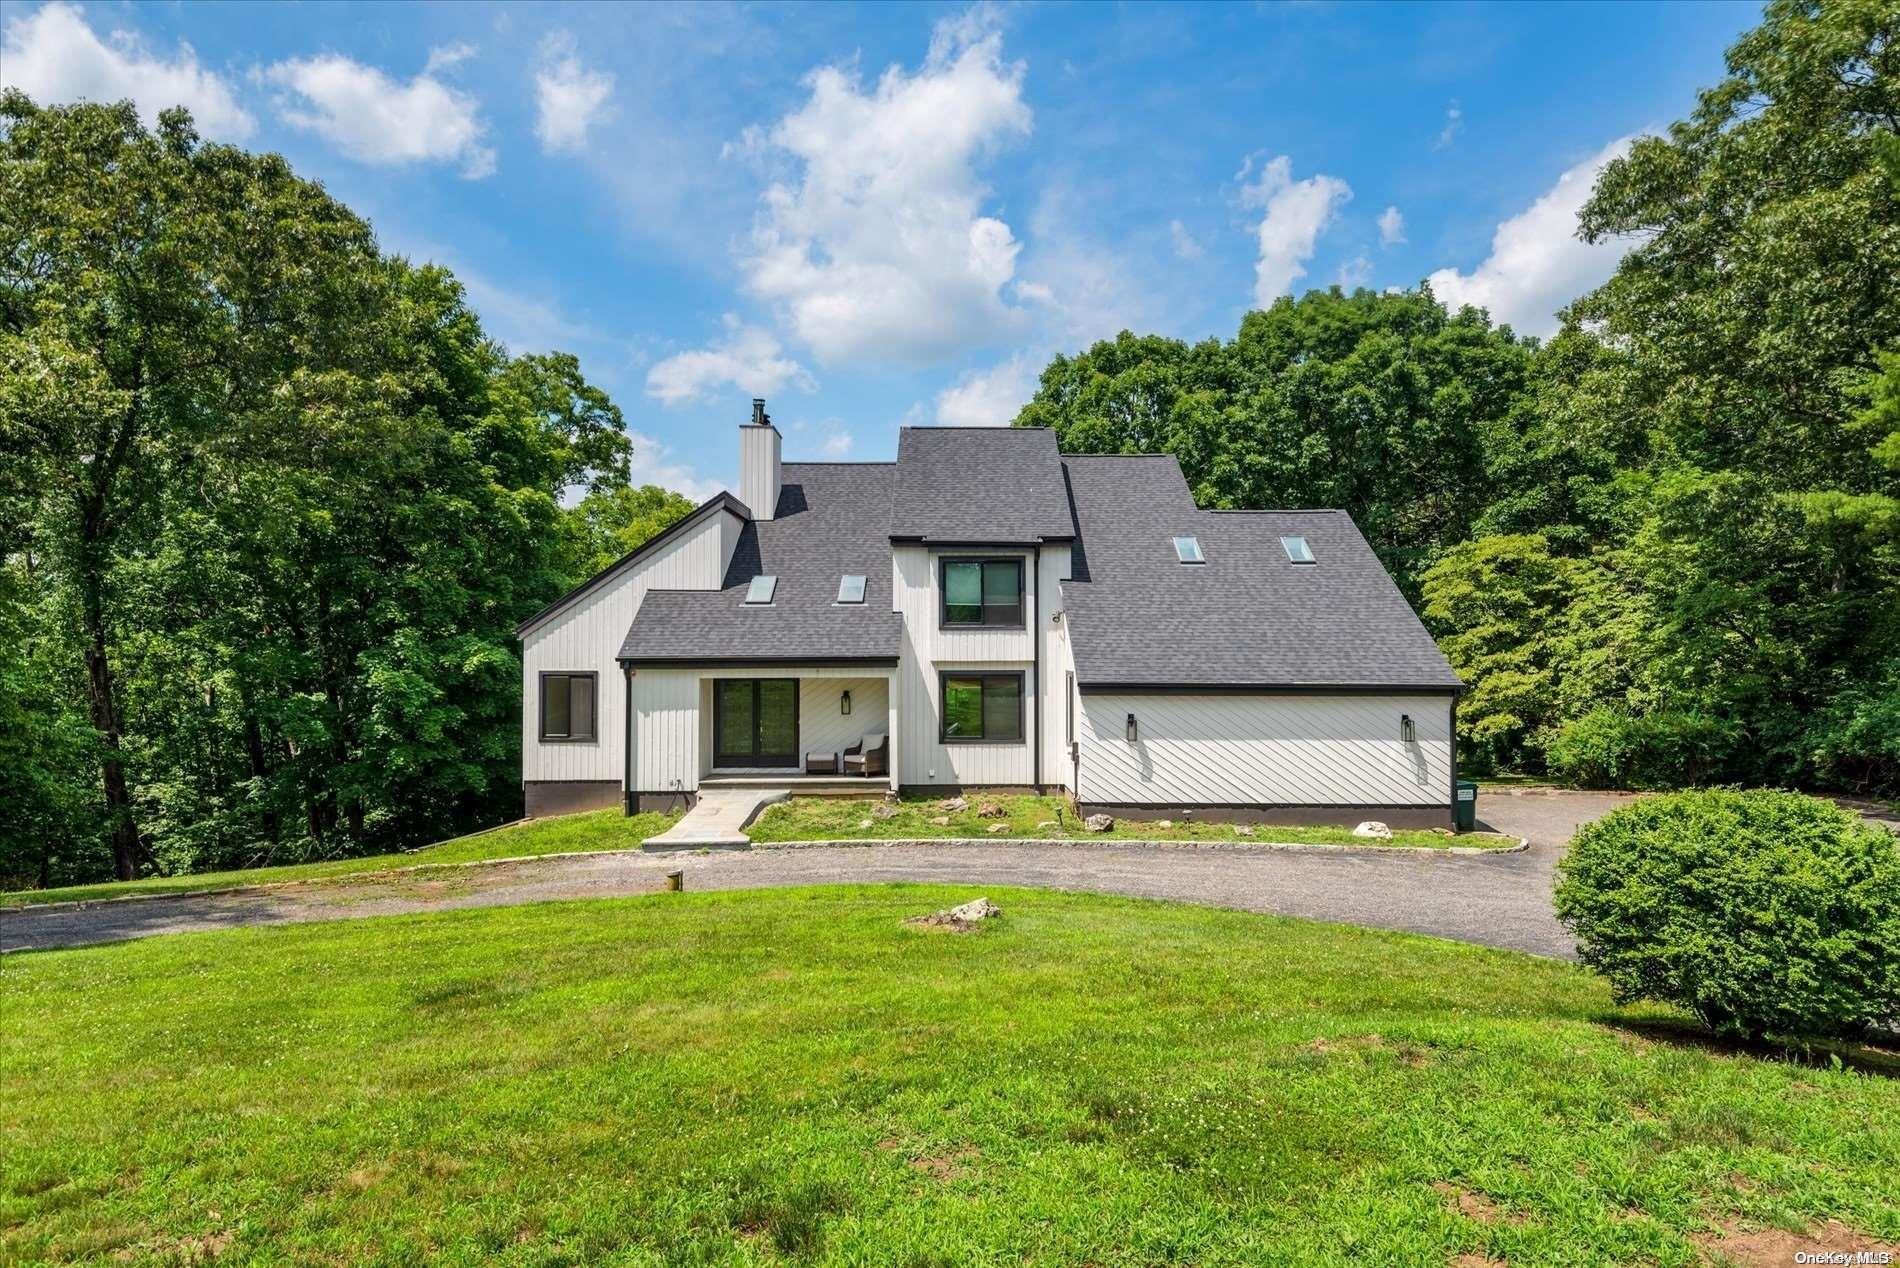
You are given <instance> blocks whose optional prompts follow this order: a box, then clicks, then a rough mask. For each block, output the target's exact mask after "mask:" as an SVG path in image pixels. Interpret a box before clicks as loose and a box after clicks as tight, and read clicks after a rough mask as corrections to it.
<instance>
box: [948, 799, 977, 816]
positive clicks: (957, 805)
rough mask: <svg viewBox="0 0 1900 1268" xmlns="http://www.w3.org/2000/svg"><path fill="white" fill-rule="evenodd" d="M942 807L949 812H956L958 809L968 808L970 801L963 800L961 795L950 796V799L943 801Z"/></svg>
mask: <svg viewBox="0 0 1900 1268" xmlns="http://www.w3.org/2000/svg"><path fill="white" fill-rule="evenodd" d="M943 808H944V809H945V810H947V811H949V812H950V813H951V814H957V813H959V812H960V811H964V810H968V809H969V808H970V803H969V802H967V801H965V800H964V799H963V798H961V797H952V798H950V800H948V801H946V802H944V803H943Z"/></svg>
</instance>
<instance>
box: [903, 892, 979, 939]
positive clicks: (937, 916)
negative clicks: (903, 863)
mask: <svg viewBox="0 0 1900 1268" xmlns="http://www.w3.org/2000/svg"><path fill="white" fill-rule="evenodd" d="M1002 914H1003V909H1002V908H1001V907H998V906H997V905H996V904H995V903H993V902H991V901H990V900H989V899H987V898H973V899H971V900H970V901H969V902H967V903H964V904H963V905H962V906H959V907H952V908H951V909H950V910H948V911H937V912H932V913H931V914H930V915H928V916H912V917H911V918H910V919H909V920H906V921H905V922H904V923H905V924H907V925H917V926H920V927H923V928H931V929H949V930H952V931H954V932H956V933H968V932H970V931H971V930H972V929H974V928H976V927H977V926H978V925H979V924H981V923H982V922H983V921H985V920H991V919H994V918H995V917H997V916H1000V915H1002Z"/></svg>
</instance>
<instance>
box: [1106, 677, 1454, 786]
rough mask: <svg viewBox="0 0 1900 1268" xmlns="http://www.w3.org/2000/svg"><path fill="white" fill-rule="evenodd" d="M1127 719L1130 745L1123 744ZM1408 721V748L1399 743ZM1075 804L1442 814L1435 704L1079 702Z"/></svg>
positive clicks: (1445, 773) (1447, 723) (1445, 700)
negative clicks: (1414, 809)
mask: <svg viewBox="0 0 1900 1268" xmlns="http://www.w3.org/2000/svg"><path fill="white" fill-rule="evenodd" d="M1131 713H1132V714H1134V715H1135V722H1136V727H1135V731H1136V736H1137V740H1136V742H1135V743H1133V744H1130V743H1129V742H1128V739H1127V722H1128V715H1129V714H1131ZM1402 716H1410V718H1411V719H1412V723H1413V728H1414V731H1413V734H1414V737H1415V738H1414V740H1413V741H1412V742H1410V743H1408V742H1406V741H1405V740H1403V739H1402V738H1401V731H1400V727H1401V718H1402ZM1077 729H1078V731H1079V732H1080V737H1079V738H1080V742H1081V745H1082V763H1081V778H1080V784H1081V788H1080V792H1079V797H1080V799H1081V800H1083V801H1087V802H1096V803H1124V804H1126V803H1152V804H1162V805H1190V806H1191V805H1229V806H1231V805H1267V806H1346V805H1363V806H1395V807H1396V806H1444V805H1446V804H1447V803H1448V802H1449V801H1450V800H1451V761H1452V752H1451V699H1450V697H1448V696H1444V695H1390V696H1385V695H1338V696H1327V695H1258V696H1256V695H1185V694H1184V695H1150V694H1146V693H1131V694H1127V695H1114V694H1095V693H1090V694H1086V695H1083V696H1081V697H1080V698H1079V700H1078V712H1077Z"/></svg>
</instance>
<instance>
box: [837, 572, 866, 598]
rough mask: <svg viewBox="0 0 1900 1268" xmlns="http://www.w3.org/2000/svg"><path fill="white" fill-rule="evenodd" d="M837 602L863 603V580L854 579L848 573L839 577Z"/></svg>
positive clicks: (860, 578) (861, 578)
mask: <svg viewBox="0 0 1900 1268" xmlns="http://www.w3.org/2000/svg"><path fill="white" fill-rule="evenodd" d="M838 602H840V603H862V602H864V578H863V577H854V576H851V575H850V574H848V573H847V574H846V575H845V576H842V577H839V578H838Z"/></svg>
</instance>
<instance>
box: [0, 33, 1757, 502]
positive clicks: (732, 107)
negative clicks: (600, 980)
mask: <svg viewBox="0 0 1900 1268" xmlns="http://www.w3.org/2000/svg"><path fill="white" fill-rule="evenodd" d="M1757 16H1758V9H1757V7H1756V6H1754V5H1748V4H1722V3H1703V4H1666V5H1641V4H1619V5H1603V6H1595V5H1587V4H1557V5H1531V4H1513V5H1424V4H1421V5H1398V4H1342V5H1333V4H1294V5H1284V6H1274V5H1218V6H1217V5H1193V4H1169V5H1163V6H1150V5H1123V6H1107V5H1090V6H1066V5H1030V6H1022V7H996V6H991V5H987V4H983V5H977V6H976V7H970V6H968V5H928V4H915V5H896V4H891V5H878V6H865V7H858V6H848V5H831V4H827V5H817V6H801V5H787V6H773V7H756V8H755V7H714V6H700V7H668V6H662V5H603V6H593V5H561V4H535V5H506V4H489V5H484V4H454V5H451V4H426V5H409V4H362V5H350V6H344V5H339V4H276V5H267V4H191V3H170V4H123V3H117V4H105V3H89V4H84V5H74V4H68V3H54V4H42V5H32V4H16V3H11V2H8V3H5V4H4V5H0V21H3V23H4V46H3V47H0V78H3V79H4V81H5V82H6V83H7V84H8V85H13V86H18V87H21V88H23V89H25V90H26V91H27V92H28V93H29V94H30V95H31V96H33V97H34V98H35V100H38V101H42V102H46V101H69V100H74V99H79V98H89V99H106V98H117V97H130V98H132V99H134V100H136V101H137V102H138V103H139V105H140V108H141V109H142V110H143V111H145V112H146V114H147V115H148V117H149V116H151V115H153V114H155V113H156V111H157V110H158V109H160V108H162V107H164V106H167V105H170V104H174V103H183V104H186V105H188V106H190V107H192V109H193V111H194V114H195V115H196V116H197V118H198V119H199V121H200V126H201V129H202V130H203V131H204V132H205V133H206V134H207V135H210V136H213V137H215V138H218V139H223V140H231V141H235V142H239V143H242V144H244V145H247V146H249V147H252V148H259V149H264V148H267V149H274V150H279V151H281V152H283V153H284V154H285V155H287V156H288V157H289V158H290V159H291V161H292V162H293V163H294V164H295V165H296V167H297V169H298V170H299V171H300V172H302V173H303V174H305V175H307V176H310V177H313V178H316V179H318V180H321V181H322V182H323V183H324V184H325V185H326V186H327V187H328V188H329V189H331V190H332V191H333V192H334V193H335V194H336V195H337V196H339V197H340V198H342V199H343V200H344V201H345V202H347V203H348V204H349V205H350V206H352V207H353V208H355V209H356V210H357V211H358V212H359V213H361V214H363V215H364V216H366V217H368V218H369V219H370V221H371V222H372V223H373V224H374V225H375V226H376V229H377V231H378V234H379V236H380V239H381V241H382V243H383V245H384V247H385V249H387V250H390V251H395V252H400V253H403V254H406V255H408V256H410V257H412V258H415V259H427V260H434V261H438V262H440V263H443V264H446V265H448V266H449V267H450V268H452V269H453V270H454V271H455V272H456V274H457V275H458V276H460V277H461V278H462V280H463V281H464V283H465V284H466V285H467V287H468V289H469V294H470V297H471V299H472V301H473V303H474V305H475V307H476V308H477V309H478V310H479V311H480V313H481V314H482V317H483V320H484V323H485V325H486V326H487V328H488V329H489V331H490V332H491V333H493V334H494V335H496V336H497V337H499V338H501V339H502V340H503V341H504V342H506V343H507V344H508V345H509V346H510V347H511V348H514V349H515V350H517V351H541V350H546V349H550V348H561V349H565V350H567V351H571V352H573V353H575V354H577V355H578V356H579V357H580V358H581V362H582V365H583V367H584V369H585V371H586V373H587V375H588V376H589V377H590V378H591V379H592V380H594V381H595V382H597V383H599V384H600V385H601V386H603V387H604V388H606V389H607V390H608V391H609V392H610V393H612V395H613V397H614V399H615V401H616V402H617V403H618V404H619V405H620V407H621V409H622V410H623V411H624V412H625V414H626V417H627V424H628V429H629V431H631V432H633V433H634V434H635V435H636V437H637V442H638V443H637V450H638V456H637V457H636V460H635V465H636V470H635V472H634V474H635V477H636V479H658V480H659V481H660V482H662V483H669V484H671V485H673V486H674V487H677V488H680V489H682V490H683V491H685V492H688V493H691V494H695V495H701V496H703V495H705V494H707V493H709V492H711V491H712V490H713V489H716V488H717V487H719V486H721V485H723V484H726V483H730V482H731V481H732V480H733V479H734V473H735V471H736V450H737V437H736V435H735V434H734V431H735V428H736V426H737V424H738V423H739V422H740V421H741V420H742V419H743V418H744V417H745V415H746V413H747V409H748V399H749V398H750V397H751V396H753V395H755V394H756V395H764V396H766V397H768V398H769V400H770V401H771V406H770V408H771V411H772V414H773V417H774V418H775V420H776V421H777V422H778V423H779V426H780V429H781V431H783V432H784V433H785V436H786V456H787V457H788V458H794V459H821V458H834V459H835V458H849V459H880V458H888V457H890V456H892V454H893V453H894V450H895V445H896V436H897V428H898V426H899V425H900V424H902V423H940V422H941V423H966V424H967V423H997V422H1004V421H1007V419H1008V417H1009V416H1011V415H1012V414H1013V413H1014V410H1015V407H1016V406H1017V405H1019V404H1020V403H1021V402H1022V400H1024V399H1025V398H1026V397H1027V395H1028V393H1029V392H1030V391H1031V390H1033V384H1034V376H1035V374H1036V373H1037V372H1038V371H1039V370H1040V368H1041V367H1042V366H1043V365H1044V364H1045V363H1046V362H1047V360H1048V358H1049V356H1050V355H1051V354H1052V353H1053V352H1055V351H1058V350H1075V349H1078V348H1081V347H1083V346H1086V344H1087V343H1088V342H1090V341H1092V340H1094V339H1097V338H1102V337H1108V336H1112V335H1113V334H1114V333H1115V332H1116V331H1117V330H1120V329H1123V328H1131V329H1135V330H1138V331H1143V332H1149V331H1153V332H1159V333H1165V334H1170V335H1174V336H1178V337H1181V338H1188V339H1194V338H1202V337H1205V336H1208V335H1221V336H1231V334H1232V333H1233V331H1234V329H1235V327H1236V325H1237V324H1238V322H1239V319H1240V316H1241V314H1242V313H1244V312H1245V311H1246V310H1247V309H1248V308H1249V307H1251V306H1253V305H1255V304H1257V303H1261V302H1266V301H1270V300H1271V298H1272V297H1273V296H1274V295H1277V294H1281V293H1286V292H1288V291H1291V292H1294V293H1298V292H1299V291H1303V290H1305V289H1306V288H1308V287H1312V286H1327V285H1331V284H1334V283H1343V284H1345V285H1347V286H1351V285H1366V286H1373V287H1388V286H1409V285H1414V284H1416V283H1418V282H1419V281H1420V280H1421V279H1424V278H1428V277H1430V278H1432V279H1433V280H1434V284H1435V286H1436V288H1437V289H1438V291H1439V293H1440V295H1441V297H1443V296H1449V297H1451V298H1454V299H1457V300H1464V301H1470V302H1474V303H1480V304H1483V305H1485V306H1486V307H1488V308H1490V309H1491V310H1492V312H1493V315H1494V316H1496V317H1498V318H1499V319H1501V320H1509V321H1511V322H1512V323H1513V324H1514V326H1515V327H1516V328H1517V329H1519V330H1520V331H1523V332H1527V333H1546V332H1548V330H1550V329H1551V328H1552V327H1553V326H1554V321H1553V319H1552V316H1551V314H1552V312H1553V311H1554V310H1555V309H1556V308H1557V307H1558V306H1560V305H1561V304H1562V303H1564V302H1565V301H1567V300H1568V299H1570V298H1572V297H1573V296H1574V295H1576V294H1577V293H1579V292H1581V291H1582V290H1584V289H1587V288H1588V287H1589V286H1591V285H1593V284H1594V283H1595V282H1597V281H1598V280H1600V279H1601V278H1602V277H1603V276H1605V275H1607V273H1608V272H1609V270H1610V269H1611V268H1612V267H1614V264H1615V260H1616V256H1617V251H1618V247H1617V246H1615V245H1607V246H1604V247H1600V248H1596V249H1589V248H1585V247H1583V246H1582V245H1581V244H1578V243H1577V242H1575V240H1574V238H1573V237H1572V236H1571V233H1570V230H1571V227H1572V225H1573V222H1574V212H1575V208H1576V206H1577V204H1578V203H1579V202H1580V201H1581V200H1582V197H1583V195H1584V194H1585V193H1587V190H1588V187H1589V183H1590V179H1591V174H1592V172H1593V171H1594V169H1595V167H1596V165H1598V164H1600V163H1601V162H1602V161H1604V160H1605V159H1606V158H1607V157H1608V156H1610V155H1613V154H1614V153H1616V152H1617V151H1618V147H1619V146H1621V145H1624V144H1627V141H1628V139H1629V138H1630V137H1632V136H1633V135H1636V134H1639V133H1641V132H1643V131H1645V130H1653V129H1657V128H1660V127H1662V126H1665V125H1666V124H1668V123H1669V122H1670V121H1672V120H1674V119H1677V118H1680V117H1682V116H1683V115H1685V114H1686V113H1687V112H1688V110H1689V109H1690V108H1691V106H1692V105H1693V102H1694V95H1695V92H1696V90H1697V89H1698V88H1701V87H1706V86H1708V85H1710V84H1712V83H1713V82H1714V81H1715V80H1716V79H1717V78H1718V77H1719V76H1720V74H1721V70H1722V51H1723V49H1724V48H1725V47H1726V46H1727V45H1728V44H1729V43H1730V42H1731V41H1732V40H1733V39H1734V38H1735V37H1736V36H1737V35H1738V34H1739V33H1741V32H1742V31H1743V30H1745V29H1747V28H1748V27H1749V26H1751V25H1753V23H1754V22H1755V21H1756V19H1757Z"/></svg>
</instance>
